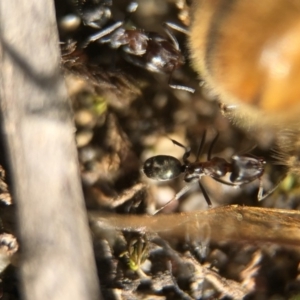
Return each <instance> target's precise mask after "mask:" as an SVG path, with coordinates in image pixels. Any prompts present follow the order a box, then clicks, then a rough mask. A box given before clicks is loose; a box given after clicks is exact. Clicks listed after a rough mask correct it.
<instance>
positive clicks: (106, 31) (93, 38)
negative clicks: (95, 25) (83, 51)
mask: <svg viewBox="0 0 300 300" xmlns="http://www.w3.org/2000/svg"><path fill="white" fill-rule="evenodd" d="M122 25H123V22H121V21H119V22H117V23H115V24H113V25H111V26H109V27H108V28H106V29H103V30H101V31H99V32H97V33H95V34H93V35H91V36H90V37H89V38H87V39H86V41H85V42H84V43H83V44H82V46H81V48H86V47H87V46H88V45H89V44H90V43H91V42H95V41H97V40H99V39H101V38H103V37H104V36H107V35H108V34H110V33H112V32H113V31H115V30H116V29H118V28H119V27H121V26H122Z"/></svg>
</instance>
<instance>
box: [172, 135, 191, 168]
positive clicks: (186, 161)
mask: <svg viewBox="0 0 300 300" xmlns="http://www.w3.org/2000/svg"><path fill="white" fill-rule="evenodd" d="M170 140H171V141H172V142H173V144H175V145H176V146H179V147H181V148H183V149H184V150H185V152H184V154H183V156H182V160H183V162H184V163H185V164H187V163H188V157H189V156H190V154H191V148H187V147H185V146H183V145H182V144H180V143H179V142H177V141H175V140H173V139H170Z"/></svg>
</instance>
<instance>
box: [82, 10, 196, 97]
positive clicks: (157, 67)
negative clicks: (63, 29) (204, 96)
mask: <svg viewBox="0 0 300 300" xmlns="http://www.w3.org/2000/svg"><path fill="white" fill-rule="evenodd" d="M136 8H137V5H136V6H134V7H133V8H130V12H132V11H135V10H136ZM163 27H164V30H165V32H166V34H167V36H168V38H165V37H163V36H161V35H159V34H158V33H155V32H148V31H145V30H143V29H136V28H134V29H126V28H124V22H122V21H119V22H116V23H114V24H112V25H111V26H109V27H107V28H104V29H102V30H101V31H99V32H97V33H95V34H93V35H91V36H90V37H89V38H88V39H87V40H86V41H85V42H84V44H83V45H82V47H83V48H85V47H87V46H88V45H89V44H90V43H91V42H95V41H98V42H99V43H100V44H109V46H110V47H111V48H113V49H119V48H121V49H122V51H123V53H124V58H125V60H127V61H128V62H129V63H131V64H133V65H136V66H138V67H141V68H143V69H146V70H148V71H150V72H154V73H164V74H169V75H170V77H169V82H168V84H169V86H170V87H171V88H173V89H179V90H184V91H187V92H190V93H194V92H195V90H194V89H193V88H190V87H186V86H182V85H175V84H171V78H172V75H173V72H174V71H175V70H177V69H178V68H179V67H180V66H182V65H183V64H184V62H185V59H184V56H183V55H182V53H181V51H180V48H179V44H178V41H177V39H176V38H175V36H174V35H173V34H172V33H171V32H170V30H169V28H172V29H175V30H177V31H180V32H182V33H184V34H188V31H187V30H186V29H184V28H182V27H180V26H178V25H175V24H172V23H168V22H166V23H164V24H163Z"/></svg>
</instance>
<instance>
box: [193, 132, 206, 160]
mask: <svg viewBox="0 0 300 300" xmlns="http://www.w3.org/2000/svg"><path fill="white" fill-rule="evenodd" d="M205 138H206V130H204V131H203V133H202V138H201V142H200V145H199V148H198V150H197V156H196V160H195V162H196V161H198V160H199V157H200V155H201V154H202V151H203V146H204V143H205Z"/></svg>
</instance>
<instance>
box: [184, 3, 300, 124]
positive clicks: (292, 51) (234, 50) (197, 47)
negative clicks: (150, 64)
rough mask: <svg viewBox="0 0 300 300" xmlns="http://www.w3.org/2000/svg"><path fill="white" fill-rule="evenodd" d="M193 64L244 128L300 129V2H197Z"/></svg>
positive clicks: (193, 35) (191, 45) (194, 14)
mask: <svg viewBox="0 0 300 300" xmlns="http://www.w3.org/2000/svg"><path fill="white" fill-rule="evenodd" d="M191 12H192V25H191V27H190V38H189V47H190V52H191V58H192V61H193V65H194V67H195V68H196V70H197V71H198V72H199V74H200V75H201V78H202V79H203V80H204V81H205V82H206V84H207V86H208V88H210V89H211V90H212V91H213V92H214V93H215V94H216V95H218V96H219V98H220V101H221V102H224V103H225V104H229V105H232V104H235V105H236V104H241V105H240V106H238V107H237V109H236V110H234V111H232V110H230V114H231V115H232V116H233V118H234V117H235V114H236V115H238V116H237V117H238V120H236V121H237V122H238V123H239V124H240V125H242V126H247V127H248V126H250V127H251V126H253V125H255V126H260V125H261V126H265V125H271V127H274V126H275V127H279V128H282V127H286V126H287V127H289V128H291V127H298V124H299V121H298V116H299V113H300V101H299V100H300V84H299V79H300V39H299V36H300V1H298V0H286V1H282V0H264V1H259V0H252V1H244V0H195V1H194V3H193V7H192V9H191Z"/></svg>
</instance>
